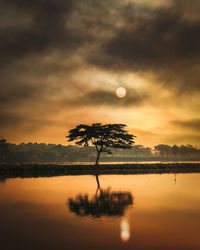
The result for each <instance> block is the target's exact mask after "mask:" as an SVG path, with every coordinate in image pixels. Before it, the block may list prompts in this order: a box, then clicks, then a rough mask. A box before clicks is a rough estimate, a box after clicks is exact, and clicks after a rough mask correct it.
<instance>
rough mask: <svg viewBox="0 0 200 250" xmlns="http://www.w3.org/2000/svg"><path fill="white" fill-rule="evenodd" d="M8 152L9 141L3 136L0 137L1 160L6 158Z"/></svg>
mask: <svg viewBox="0 0 200 250" xmlns="http://www.w3.org/2000/svg"><path fill="white" fill-rule="evenodd" d="M7 154H8V143H7V140H6V139H5V138H3V137H0V160H3V161H4V160H5V159H6V158H7Z"/></svg>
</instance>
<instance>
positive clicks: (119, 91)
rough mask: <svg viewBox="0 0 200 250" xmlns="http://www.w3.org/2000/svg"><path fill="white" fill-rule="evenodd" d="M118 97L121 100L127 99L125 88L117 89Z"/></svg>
mask: <svg viewBox="0 0 200 250" xmlns="http://www.w3.org/2000/svg"><path fill="white" fill-rule="evenodd" d="M116 95H117V97H119V98H123V97H125V96H126V89H125V88H123V87H119V88H117V89H116Z"/></svg>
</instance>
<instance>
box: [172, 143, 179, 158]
mask: <svg viewBox="0 0 200 250" xmlns="http://www.w3.org/2000/svg"><path fill="white" fill-rule="evenodd" d="M171 150H172V154H173V155H174V156H177V155H178V154H179V152H180V149H179V147H178V146H177V145H174V146H173V147H172V148H171Z"/></svg>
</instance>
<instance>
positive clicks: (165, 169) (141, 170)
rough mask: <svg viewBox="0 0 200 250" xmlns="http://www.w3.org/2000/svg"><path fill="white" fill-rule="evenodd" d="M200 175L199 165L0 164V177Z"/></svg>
mask: <svg viewBox="0 0 200 250" xmlns="http://www.w3.org/2000/svg"><path fill="white" fill-rule="evenodd" d="M164 173H200V163H165V164H162V163H156V164H128V163H127V164H103V165H99V166H94V165H70V164H68V165H59V164H1V165H0V177H4V178H12V177H48V176H62V175H90V174H91V175H102V174H164Z"/></svg>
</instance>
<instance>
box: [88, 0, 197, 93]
mask: <svg viewBox="0 0 200 250" xmlns="http://www.w3.org/2000/svg"><path fill="white" fill-rule="evenodd" d="M178 3H179V5H178ZM191 5H192V6H193V7H192V8H191V7H190V8H188V9H190V13H191V12H192V11H194V9H195V5H197V7H198V6H199V4H198V3H197V2H195V1H192V2H191ZM184 6H185V4H184V1H174V4H173V5H172V6H170V7H168V8H165V7H163V8H162V7H160V8H157V9H153V10H152V9H151V8H144V9H138V8H136V7H137V5H136V4H134V5H131V4H130V5H129V8H127V9H123V11H121V12H120V18H121V20H122V25H121V26H120V27H118V28H117V27H114V28H113V29H114V32H113V33H114V35H113V36H112V37H111V38H110V39H107V40H104V41H103V44H102V45H101V47H100V49H99V50H96V51H95V52H94V53H93V54H91V56H90V57H89V61H90V63H91V64H96V65H98V66H99V67H102V68H104V69H110V70H113V71H120V72H123V71H134V72H151V73H153V74H154V75H155V76H156V78H157V79H158V82H160V83H165V87H169V88H172V89H175V90H177V91H179V92H186V91H187V92H188V93H189V92H191V91H196V90H199V76H198V75H199V74H198V72H199V67H198V66H197V65H198V64H199V62H200V47H199V44H200V33H199V30H200V19H197V20H195V21H194V20H193V21H191V20H190V19H188V18H185V15H186V13H187V12H188V9H184ZM187 7H189V6H188V5H187ZM180 9H181V10H182V11H180Z"/></svg>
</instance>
